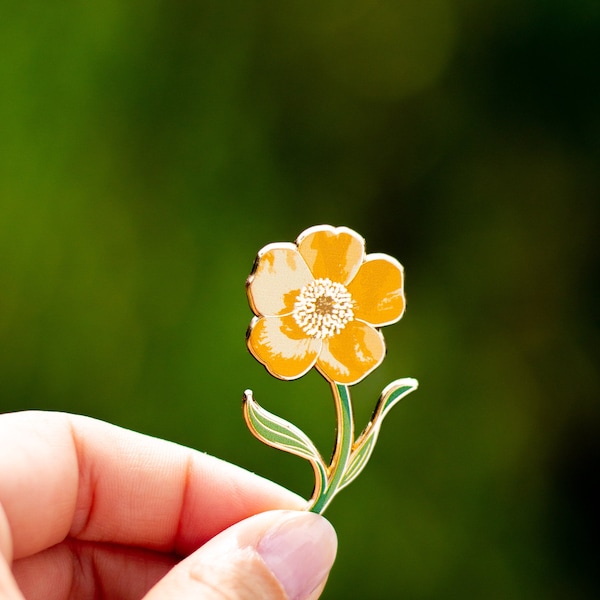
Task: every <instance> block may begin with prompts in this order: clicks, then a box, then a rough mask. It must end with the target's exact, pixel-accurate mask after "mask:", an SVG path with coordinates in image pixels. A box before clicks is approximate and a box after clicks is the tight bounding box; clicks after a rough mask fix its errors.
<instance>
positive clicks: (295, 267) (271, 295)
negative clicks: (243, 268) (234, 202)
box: [247, 243, 314, 316]
mask: <svg viewBox="0 0 600 600" xmlns="http://www.w3.org/2000/svg"><path fill="white" fill-rule="evenodd" d="M313 279H314V277H313V276H312V275H311V272H310V271H309V269H308V266H307V265H306V263H305V262H304V260H303V258H302V256H300V253H299V252H298V249H297V247H296V246H295V245H294V244H287V243H281V244H269V245H268V246H265V247H264V248H263V249H262V250H261V251H260V252H259V254H258V258H257V259H256V263H255V267H254V270H253V272H252V274H251V275H250V277H249V278H248V283H247V286H248V290H247V291H248V300H249V301H250V306H251V308H252V310H253V312H254V313H255V314H257V315H259V316H275V315H283V314H289V313H291V312H292V310H293V309H294V302H295V300H296V298H297V297H298V294H299V293H300V290H301V289H302V288H303V287H304V286H305V285H306V284H307V283H309V282H310V281H313Z"/></svg>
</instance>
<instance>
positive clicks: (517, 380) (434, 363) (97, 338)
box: [0, 0, 600, 600]
mask: <svg viewBox="0 0 600 600" xmlns="http://www.w3.org/2000/svg"><path fill="white" fill-rule="evenodd" d="M599 57H600V5H599V4H598V2H596V1H595V0H570V1H569V2H564V1H563V2H561V1H558V0H519V1H516V0H485V1H483V2H482V1H475V0H419V1H415V0H395V1H393V0H386V1H384V0H381V1H379V0H345V1H344V2H341V1H338V0H320V1H318V2H317V1H313V0H303V1H296V0H291V1H289V2H288V1H284V2H282V1H275V0H264V1H262V2H260V1H259V2H252V1H250V2H246V1H244V2H242V1H241V0H233V1H230V2H219V1H207V0H195V1H191V0H180V1H177V2H166V1H159V0H144V2H139V1H136V0H130V1H127V2H123V1H122V0H120V1H116V0H105V1H100V2H87V3H86V2H74V1H72V0H65V1H64V2H41V1H38V2H35V1H34V2H21V3H19V2H6V3H4V4H3V6H2V17H1V18H0V410H2V411H11V410H20V409H29V408H42V409H53V410H66V411H74V412H78V413H84V414H87V415H92V416H95V417H99V418H102V419H106V420H109V421H111V422H114V423H118V424H120V425H123V426H125V427H130V428H133V429H136V430H140V431H143V432H146V433H149V434H152V435H157V436H161V437H165V438H168V439H172V440H175V441H178V442H180V443H183V444H187V445H190V446H193V447H195V448H199V449H202V450H205V451H207V452H209V453H212V454H215V455H217V456H220V457H222V458H224V459H226V460H229V461H232V462H234V463H237V464H239V465H242V466H244V467H245V468H248V469H250V470H253V471H256V472H258V473H260V474H261V475H264V476H266V477H268V478H271V479H273V480H275V481H277V482H279V483H281V484H283V485H285V486H288V487H290V488H292V489H293V490H295V491H297V492H299V493H301V494H303V495H305V496H309V495H310V492H311V489H312V472H311V469H310V467H309V465H308V464H307V463H305V462H304V461H302V460H301V459H299V458H296V457H290V456H287V455H284V454H283V453H280V452H276V451H274V450H272V449H270V448H267V447H265V446H263V445H262V444H260V443H259V442H258V441H256V440H255V439H254V438H252V437H251V435H250V434H249V433H248V431H247V430H246V427H245V424H244V422H243V418H242V414H241V408H240V399H241V393H242V391H243V390H244V389H245V388H248V387H250V388H252V389H253V390H254V393H255V396H256V398H257V400H258V401H259V402H260V403H261V404H262V405H263V406H265V407H266V408H268V409H269V410H271V411H272V412H275V413H277V414H279V415H281V416H283V417H285V418H287V419H289V420H291V421H293V422H294V423H296V424H297V425H299V426H300V427H302V428H303V429H304V430H305V431H307V432H308V433H310V434H311V435H312V436H313V437H314V439H315V440H316V442H317V444H318V445H319V446H320V447H321V449H322V451H323V453H324V454H325V455H327V454H328V453H329V449H330V448H331V445H332V443H333V438H334V413H333V407H332V404H331V400H330V395H329V391H328V389H327V385H326V384H325V382H324V381H323V380H322V379H321V378H320V377H319V376H318V375H317V374H314V373H311V374H309V375H307V376H306V377H305V378H303V379H301V380H298V381H296V382H285V383H284V382H279V381H276V380H274V379H272V378H270V377H268V376H267V374H266V372H265V371H264V369H263V368H262V367H261V366H260V365H259V364H258V363H256V362H255V361H254V360H253V359H252V358H251V357H250V355H249V354H248V352H247V350H246V347H245V342H244V335H245V331H246V327H247V325H248V322H249V319H250V317H251V314H250V311H249V308H248V305H247V302H246V296H245V289H244V282H245V279H246V277H247V275H248V273H249V271H250V269H251V266H252V263H253V260H254V257H255V255H256V252H257V251H258V250H259V249H260V248H261V247H262V246H263V245H265V244H266V243H268V242H273V241H293V240H294V239H295V238H296V236H297V235H298V234H299V233H300V232H301V231H302V230H303V229H304V228H306V227H308V226H310V225H314V224H320V223H330V224H332V225H347V226H350V227H352V228H354V229H356V230H357V231H358V232H360V233H361V234H362V235H364V236H365V237H366V239H367V250H368V251H370V252H386V253H389V254H392V255H393V256H396V257H398V258H399V260H400V261H401V262H402V263H403V264H404V265H405V268H406V273H407V284H406V289H407V295H408V310H407V313H406V315H405V317H404V318H403V320H402V321H401V322H400V323H399V324H397V325H394V326H392V327H388V328H386V330H385V331H384V333H385V336H386V340H387V343H388V358H387V359H386V361H385V362H384V364H383V366H382V367H381V368H380V369H379V370H378V371H376V372H375V373H374V374H373V375H372V376H370V377H369V378H368V379H367V380H365V381H364V382H363V383H361V384H359V385H358V386H356V387H355V388H354V402H355V405H356V419H357V421H358V426H359V428H361V426H362V425H364V424H366V421H367V419H368V417H369V414H370V412H371V410H372V408H373V406H374V403H375V400H376V398H377V396H378V395H379V393H380V391H381V389H382V388H383V387H384V386H385V385H386V384H387V383H388V382H389V381H391V380H392V379H394V378H397V377H406V376H413V377H417V378H418V379H419V380H420V382H421V387H420V389H419V391H418V392H416V393H414V394H412V395H411V396H409V397H408V398H407V399H406V400H404V401H403V402H402V403H401V404H400V405H399V406H398V407H396V408H395V409H394V411H393V412H392V414H391V415H390V416H389V417H388V419H387V422H386V425H385V426H384V428H383V431H382V434H381V437H380V441H379V443H378V447H377V448H376V450H375V454H374V456H373V459H372V461H371V463H370V464H369V467H368V468H367V469H366V470H365V472H364V473H363V475H362V476H361V477H360V478H359V479H358V480H357V481H356V482H355V483H353V484H352V486H351V487H350V488H348V489H347V490H345V491H344V492H343V493H342V494H341V495H340V496H339V497H338V498H337V499H336V501H335V502H334V503H333V505H332V506H331V508H330V509H329V510H328V513H327V514H328V517H329V518H330V520H331V521H332V522H333V523H334V525H335V526H336V528H337V530H338V532H339V538H340V549H339V557H338V561H337V564H336V567H335V569H334V571H333V573H332V575H331V578H330V582H329V585H328V588H327V591H326V593H325V595H324V597H325V598H330V599H334V598H370V599H380V598H381V599H387V598H411V599H415V600H433V599H436V600H437V599H445V598H452V597H466V598H486V599H492V600H493V599H506V598H511V599H513V598H514V599H519V598H523V599H524V598H528V599H530V598H547V599H562V598H569V599H575V600H578V599H591V598H595V597H597V594H598V592H599V589H600V587H599V586H598V581H597V577H598V575H597V573H595V571H596V568H597V566H598V561H599V558H600V556H599V550H598V535H599V533H600V528H599V524H598V506H599V500H600V494H599V484H598V479H599V477H600V469H599V467H600V408H599V397H598V392H599V389H600V386H599V377H598V373H597V368H596V362H597V358H598V347H599V344H598V342H599V328H600V323H599V319H598V302H599V300H600V297H599V290H598V275H599V247H598V243H597V242H598V230H599V218H598V217H599V209H598V201H599V192H600V185H599V177H598V172H599V168H598V167H599V164H600V162H599V159H600V156H599V154H600V145H599V139H600V77H599V73H600V70H599V69H598V59H599Z"/></svg>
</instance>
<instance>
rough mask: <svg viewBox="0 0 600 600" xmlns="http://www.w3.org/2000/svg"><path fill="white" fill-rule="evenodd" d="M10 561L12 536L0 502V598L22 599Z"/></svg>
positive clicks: (4, 599) (5, 599) (8, 599)
mask: <svg viewBox="0 0 600 600" xmlns="http://www.w3.org/2000/svg"><path fill="white" fill-rule="evenodd" d="M11 561H12V538H11V535H10V527H9V526H8V520H7V518H6V514H5V512H4V509H3V508H2V505H1V504H0V598H1V599H2V600H23V595H22V594H21V592H20V591H19V588H18V587H17V582H16V581H15V580H14V577H13V575H12V571H11V570H10V563H11Z"/></svg>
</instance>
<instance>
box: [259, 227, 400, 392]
mask: <svg viewBox="0 0 600 600" xmlns="http://www.w3.org/2000/svg"><path fill="white" fill-rule="evenodd" d="M403 279H404V277H403V269H402V265H401V264H400V263H399V262H398V261H397V260H395V259H394V258H392V257H391V256H387V255H385V254H368V255H365V241H364V239H363V238H362V237H361V236H360V235H358V234H357V233H356V232H355V231H352V230H351V229H348V228H346V227H338V228H334V227H331V226H329V225H321V226H316V227H311V228H310V229H307V230H306V231H304V232H303V233H302V234H301V235H300V236H299V237H298V239H297V240H296V243H295V244H291V243H279V244H269V245H267V246H265V247H264V248H263V249H262V250H261V251H260V253H259V254H258V258H257V260H256V263H255V267H254V269H253V272H252V274H251V275H250V277H249V279H248V284H247V285H248V299H249V301H250V306H251V308H252V311H253V312H254V313H255V315H257V316H256V317H254V318H253V319H252V322H251V323H250V328H249V330H248V348H249V349H250V352H252V354H253V355H254V356H255V357H256V358H257V359H258V360H259V361H260V362H261V363H262V364H263V365H264V366H265V367H266V368H267V369H268V371H269V372H270V373H271V374H272V375H274V376H275V377H278V378H279V379H288V380H289V379H296V378H298V377H301V376H302V375H304V374H306V373H307V372H308V371H309V370H310V369H311V368H312V367H314V366H316V368H317V369H318V370H319V371H320V372H321V373H322V374H323V375H324V376H325V377H326V378H327V379H328V380H329V381H333V382H336V383H340V384H344V385H352V384H354V383H357V382H359V381H360V380H361V379H363V378H364V377H366V376H367V375H368V374H369V373H370V372H371V371H373V370H374V369H375V368H377V367H378V366H379V365H380V364H381V362H382V361H383V358H384V356H385V342H384V339H383V336H382V335H381V333H380V331H379V330H378V329H377V327H381V326H383V325H389V324H391V323H395V322H396V321H398V320H399V319H400V317H402V314H403V313H404V307H405V299H404V290H403Z"/></svg>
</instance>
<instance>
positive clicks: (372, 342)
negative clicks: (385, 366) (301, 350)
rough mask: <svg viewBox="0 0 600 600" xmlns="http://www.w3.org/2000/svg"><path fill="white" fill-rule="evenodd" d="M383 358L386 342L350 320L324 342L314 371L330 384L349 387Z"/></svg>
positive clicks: (377, 332)
mask: <svg viewBox="0 0 600 600" xmlns="http://www.w3.org/2000/svg"><path fill="white" fill-rule="evenodd" d="M384 356H385V342H384V340H383V336H382V335H381V333H379V331H377V330H376V329H374V328H373V327H371V326H370V325H368V324H367V323H363V322H362V321H351V322H350V323H348V324H347V325H346V327H345V328H344V329H343V330H342V331H341V332H340V333H339V334H338V335H335V336H333V337H330V338H326V339H325V340H323V348H322V350H321V353H320V354H319V358H318V360H317V368H318V369H319V371H321V373H323V375H325V377H326V378H327V379H329V380H331V381H335V382H337V383H342V384H345V385H352V384H354V383H358V382H359V381H360V380H361V379H363V378H364V377H366V376H367V375H368V374H369V373H370V372H371V371H373V370H374V369H376V368H377V367H378V366H379V365H380V364H381V362H382V361H383V357H384Z"/></svg>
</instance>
